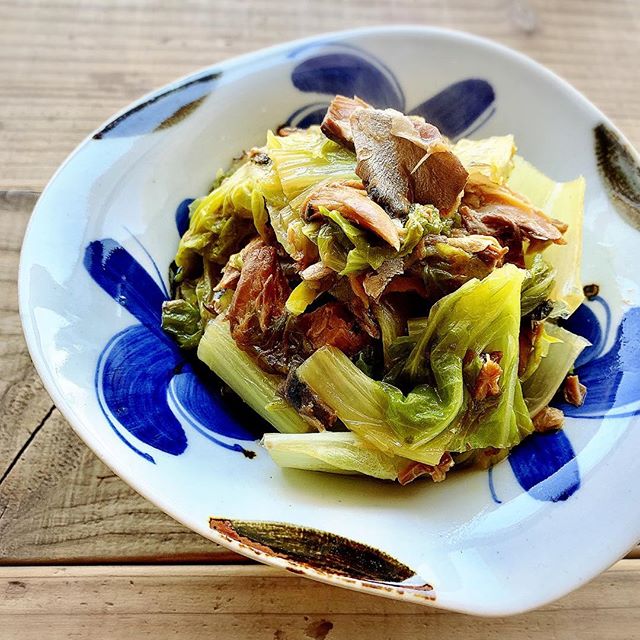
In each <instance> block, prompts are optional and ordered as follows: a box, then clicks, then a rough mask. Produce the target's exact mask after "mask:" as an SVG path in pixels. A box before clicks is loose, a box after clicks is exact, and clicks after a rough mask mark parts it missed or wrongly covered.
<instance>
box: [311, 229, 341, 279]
mask: <svg viewBox="0 0 640 640" xmlns="http://www.w3.org/2000/svg"><path fill="white" fill-rule="evenodd" d="M344 244H345V236H344V234H343V233H342V231H340V229H339V228H337V227H336V226H334V225H332V224H324V225H322V227H321V228H320V231H319V233H318V251H319V252H320V259H321V260H322V262H323V264H324V265H326V266H327V267H329V268H330V269H333V270H334V271H337V272H338V273H340V272H342V271H343V270H344V269H345V267H346V266H347V253H348V249H346V248H345V246H344Z"/></svg>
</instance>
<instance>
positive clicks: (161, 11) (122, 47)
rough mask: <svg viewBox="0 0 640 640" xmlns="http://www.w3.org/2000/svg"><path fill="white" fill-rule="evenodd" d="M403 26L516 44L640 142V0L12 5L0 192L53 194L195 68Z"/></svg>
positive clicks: (0, 18)
mask: <svg viewBox="0 0 640 640" xmlns="http://www.w3.org/2000/svg"><path fill="white" fill-rule="evenodd" d="M398 23H410V24H431V25H439V26H445V27H453V28H457V29H463V30H468V31H471V32H473V33H476V34H479V35H483V36H488V37H491V38H494V39H496V40H498V41H499V42H502V43H504V44H507V45H510V46H512V47H515V48H516V49H519V50H520V51H523V52H524V53H527V54H529V55H530V56H532V57H534V58H535V59H537V60H539V61H540V62H542V63H543V64H546V65H547V66H549V67H550V68H551V69H553V70H554V71H557V72H558V73H560V74H561V75H563V76H564V77H566V78H568V79H569V80H570V81H571V82H573V83H574V84H575V86H576V87H577V88H578V89H580V90H581V91H583V92H584V93H585V94H586V95H587V96H588V97H589V98H590V99H591V100H593V101H594V102H595V103H596V104H597V105H598V106H600V107H601V108H602V109H603V110H604V111H605V112H606V113H608V114H609V115H610V116H612V117H613V118H614V119H615V120H616V121H617V122H618V124H619V125H620V126H621V127H622V129H623V130H624V131H625V132H626V133H627V135H628V136H629V137H630V139H631V140H632V142H634V143H635V144H638V143H640V120H639V119H638V115H637V114H638V112H639V109H640V94H639V93H638V91H637V87H638V85H639V84H640V68H639V66H638V64H637V60H638V58H639V57H640V38H638V29H639V27H640V12H638V11H637V2H636V1H635V0H590V2H588V3H585V2H583V0H563V2H556V1H555V0H530V1H527V0H489V1H487V2H482V3H477V2H474V0H455V1H451V0H420V1H419V2H418V1H416V0H396V1H395V2H387V1H386V0H356V1H352V2H344V1H343V0H324V1H323V2H315V1H314V0H277V1H273V2H263V1H260V0H220V1H218V2H216V3H215V4H213V5H212V4H211V3H210V2H207V1H206V0H192V1H191V2H188V3H171V2H158V3H154V4H153V8H151V5H149V4H148V3H147V2H144V1H143V0H136V1H131V2H127V3H113V2H110V0H91V1H90V2H82V3H79V2H77V1H74V0H60V1H58V2H56V3H55V4H52V3H50V2H45V1H44V0H24V1H21V2H5V3H2V4H1V5H0V25H2V27H1V28H2V38H0V77H2V78H3V82H2V100H1V101H0V123H2V129H1V132H0V135H1V136H2V145H0V189H36V190H40V189H42V187H43V186H44V183H45V182H46V180H48V178H49V177H50V176H51V174H52V173H53V171H54V170H55V168H56V167H57V166H58V165H59V164H60V162H62V160H63V159H64V158H65V156H66V155H67V154H68V153H69V152H70V151H71V150H72V149H73V148H74V147H75V146H76V145H77V144H78V143H79V142H80V141H81V140H82V138H83V137H84V136H85V135H87V133H89V132H90V131H91V130H92V129H93V128H95V127H96V126H97V125H98V124H99V123H100V122H102V121H103V120H105V119H106V118H108V117H109V116H110V115H111V114H112V113H113V112H114V111H116V110H117V109H120V108H122V107H123V106H124V105H126V104H127V103H128V102H130V101H131V100H133V99H134V98H136V97H138V96H140V95H141V94H143V93H146V92H147V91H149V90H150V89H152V88H153V87H156V86H160V85H162V84H164V83H166V82H168V81H170V80H173V79H174V78H176V77H179V76H181V75H183V74H185V73H188V72H190V71H192V70H194V69H197V68H199V67H202V66H206V65H210V64H213V63H216V62H218V61H220V60H223V59H224V58H227V57H229V56H233V55H237V54H240V53H244V52H246V51H250V50H254V49H257V48H259V47H263V46H267V45H271V44H274V43H278V42H282V41H285V40H289V39H293V38H299V37H303V36H307V35H310V34H313V33H319V32H322V31H330V30H336V29H344V28H349V27H357V26H367V25H375V24H398ZM416 81H418V82H419V81H420V80H419V78H418V79H416Z"/></svg>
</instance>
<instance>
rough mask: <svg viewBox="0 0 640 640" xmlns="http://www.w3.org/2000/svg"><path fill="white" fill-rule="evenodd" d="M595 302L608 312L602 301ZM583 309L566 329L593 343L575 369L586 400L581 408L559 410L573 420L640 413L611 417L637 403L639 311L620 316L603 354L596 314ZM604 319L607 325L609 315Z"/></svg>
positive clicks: (639, 397)
mask: <svg viewBox="0 0 640 640" xmlns="http://www.w3.org/2000/svg"><path fill="white" fill-rule="evenodd" d="M598 302H599V303H600V304H604V305H605V307H606V309H607V311H608V305H606V303H605V302H604V301H603V300H602V299H600V300H599V301H598ZM583 307H585V308H584V309H581V310H579V311H580V314H579V315H578V317H577V318H576V319H573V318H571V319H570V321H569V322H567V323H566V326H567V328H568V329H569V330H570V331H574V332H576V333H578V332H582V333H581V335H584V333H588V334H589V336H590V337H591V339H592V341H593V346H592V347H590V348H589V349H588V350H585V351H587V353H586V354H585V357H584V358H581V359H580V360H579V361H578V362H577V364H578V366H576V373H577V374H578V376H579V378H580V381H581V382H582V384H584V385H586V387H587V396H586V398H585V402H584V404H583V405H582V406H580V407H574V406H573V405H570V404H567V403H562V404H560V405H559V406H560V408H561V409H562V410H563V411H564V412H565V414H566V415H568V416H571V417H576V418H604V417H612V418H613V417H623V416H624V417H626V416H627V415H634V414H638V413H640V408H638V409H636V410H633V411H630V412H629V411H627V412H625V413H622V414H621V413H612V410H613V409H618V408H624V407H629V405H631V404H632V403H637V402H638V401H639V400H640V308H639V307H633V308H631V309H629V310H628V311H627V312H626V313H625V314H624V315H623V316H622V320H621V322H620V324H619V325H618V328H617V329H616V333H615V338H614V341H613V345H612V346H611V348H610V349H609V351H607V352H606V353H603V350H604V345H605V344H606V339H607V334H606V333H604V334H603V333H602V332H600V331H598V329H597V328H596V325H597V320H596V319H595V314H593V312H592V311H591V310H590V309H588V308H586V306H585V305H583ZM606 317H607V318H608V320H607V322H610V320H609V318H610V313H607V316H606ZM589 336H586V337H589ZM625 414H626V415H625Z"/></svg>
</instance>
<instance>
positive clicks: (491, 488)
mask: <svg viewBox="0 0 640 640" xmlns="http://www.w3.org/2000/svg"><path fill="white" fill-rule="evenodd" d="M487 476H488V478H489V492H490V493H491V498H492V499H493V501H494V502H495V503H496V504H502V500H500V498H498V494H497V493H496V488H495V485H494V483H493V466H491V467H489V470H488V471H487Z"/></svg>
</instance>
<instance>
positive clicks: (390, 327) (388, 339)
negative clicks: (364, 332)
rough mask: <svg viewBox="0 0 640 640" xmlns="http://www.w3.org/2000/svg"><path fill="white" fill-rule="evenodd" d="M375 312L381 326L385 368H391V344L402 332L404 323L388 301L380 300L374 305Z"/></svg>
mask: <svg viewBox="0 0 640 640" xmlns="http://www.w3.org/2000/svg"><path fill="white" fill-rule="evenodd" d="M373 314H374V316H375V318H376V321H377V323H378V326H379V327H380V334H381V337H382V353H383V358H384V367H385V370H387V369H389V368H391V365H392V356H391V352H390V348H391V345H392V344H393V343H394V342H395V340H396V339H397V338H398V335H399V334H400V333H401V332H402V329H403V327H402V323H401V321H400V318H399V317H398V312H397V310H396V309H394V308H393V307H392V306H391V304H389V303H388V302H379V303H377V304H375V305H374V306H373Z"/></svg>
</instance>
